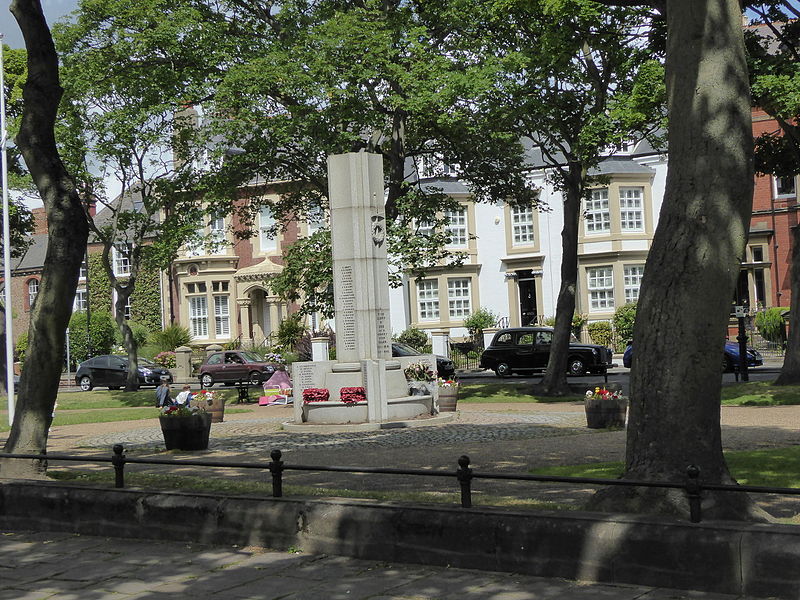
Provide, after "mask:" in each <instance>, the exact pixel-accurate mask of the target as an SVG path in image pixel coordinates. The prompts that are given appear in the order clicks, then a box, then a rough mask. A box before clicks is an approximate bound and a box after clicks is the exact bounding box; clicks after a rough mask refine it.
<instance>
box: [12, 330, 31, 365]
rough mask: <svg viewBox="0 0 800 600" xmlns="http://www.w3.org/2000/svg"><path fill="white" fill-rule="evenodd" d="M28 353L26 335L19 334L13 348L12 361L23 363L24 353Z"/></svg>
mask: <svg viewBox="0 0 800 600" xmlns="http://www.w3.org/2000/svg"><path fill="white" fill-rule="evenodd" d="M27 351H28V334H27V333H20V334H19V337H18V338H17V343H16V345H15V346H14V360H15V361H19V362H25V353H26V352H27Z"/></svg>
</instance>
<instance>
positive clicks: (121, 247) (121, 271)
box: [111, 242, 132, 277]
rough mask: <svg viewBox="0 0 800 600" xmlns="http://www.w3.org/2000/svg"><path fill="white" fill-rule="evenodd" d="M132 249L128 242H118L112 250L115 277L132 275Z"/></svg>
mask: <svg viewBox="0 0 800 600" xmlns="http://www.w3.org/2000/svg"><path fill="white" fill-rule="evenodd" d="M131 248H132V246H131V245H130V244H129V243H126V242H118V243H116V244H114V246H113V247H112V248H111V259H112V261H113V264H114V275H116V276H117V277H120V276H124V275H130V274H131Z"/></svg>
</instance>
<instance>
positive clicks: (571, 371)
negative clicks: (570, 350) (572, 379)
mask: <svg viewBox="0 0 800 600" xmlns="http://www.w3.org/2000/svg"><path fill="white" fill-rule="evenodd" d="M585 373H586V363H584V362H583V359H582V358H580V357H577V356H575V357H573V358H570V359H569V365H568V366H567V374H568V375H573V376H577V375H584V374H585Z"/></svg>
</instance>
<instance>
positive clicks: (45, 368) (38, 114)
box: [0, 0, 89, 477]
mask: <svg viewBox="0 0 800 600" xmlns="http://www.w3.org/2000/svg"><path fill="white" fill-rule="evenodd" d="M11 12H12V13H13V14H14V17H15V18H16V19H17V22H18V23H19V26H20V29H21V30H22V33H23V36H24V38H25V45H26V48H27V51H28V80H27V82H26V83H25V87H24V90H23V99H24V104H25V108H24V111H23V115H22V123H21V126H20V131H19V134H18V135H17V137H16V144H17V146H18V147H19V148H20V150H21V151H22V154H23V157H24V158H25V163H26V165H27V166H28V169H29V170H30V173H31V176H32V178H33V181H34V183H35V184H36V187H37V189H38V191H39V195H40V196H41V198H42V201H43V202H44V205H45V209H46V212H47V222H48V247H47V255H46V256H45V260H44V270H43V273H42V279H41V283H40V286H39V294H38V296H37V298H36V302H35V303H34V306H33V309H32V311H31V324H30V329H29V331H28V352H27V354H26V358H25V366H24V368H23V371H22V378H21V380H20V385H19V395H18V400H17V405H16V411H15V415H14V422H13V425H12V428H11V433H10V434H9V437H8V441H7V442H6V444H5V448H4V450H5V452H16V453H19V452H23V453H44V452H46V450H47V432H48V428H49V427H50V422H51V419H52V417H51V415H52V413H53V406H54V404H55V400H56V395H57V393H58V382H59V378H60V376H61V366H62V364H63V362H64V342H65V331H66V328H67V324H68V323H69V318H70V315H71V313H72V301H73V299H74V297H75V289H76V287H77V285H78V273H79V269H80V265H81V262H82V261H83V255H84V253H85V251H86V240H87V238H88V232H89V230H88V225H87V222H86V216H85V213H84V210H83V207H82V205H81V202H80V199H79V197H78V194H77V192H76V190H75V185H74V182H73V181H72V179H71V178H70V176H69V174H68V173H67V171H66V169H65V167H64V165H63V163H62V162H61V159H60V157H59V155H58V150H57V149H56V143H55V136H54V124H55V119H56V113H57V110H58V104H59V100H60V98H61V94H62V89H61V86H60V84H59V79H58V57H57V55H56V50H55V46H54V45H53V38H52V36H51V35H50V30H49V28H48V27H47V23H46V21H45V18H44V15H43V14H42V8H41V4H40V3H39V1H38V0H13V2H12V3H11ZM43 468H44V465H43V463H41V462H40V461H11V460H7V461H4V462H3V463H2V464H0V475H2V476H3V477H14V476H25V477H30V476H36V475H38V474H40V473H41V471H42V469H43Z"/></svg>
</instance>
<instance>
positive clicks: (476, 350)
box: [450, 342, 483, 370]
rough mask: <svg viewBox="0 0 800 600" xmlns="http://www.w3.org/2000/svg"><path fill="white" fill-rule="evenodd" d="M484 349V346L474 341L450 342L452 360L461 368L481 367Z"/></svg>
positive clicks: (457, 367) (473, 368) (472, 368)
mask: <svg viewBox="0 0 800 600" xmlns="http://www.w3.org/2000/svg"><path fill="white" fill-rule="evenodd" d="M482 351H483V348H482V347H480V346H478V345H477V344H475V343H473V342H450V360H452V361H453V364H454V365H455V367H456V369H459V370H475V369H479V368H480V362H481V352H482Z"/></svg>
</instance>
